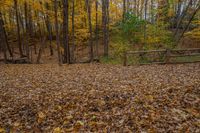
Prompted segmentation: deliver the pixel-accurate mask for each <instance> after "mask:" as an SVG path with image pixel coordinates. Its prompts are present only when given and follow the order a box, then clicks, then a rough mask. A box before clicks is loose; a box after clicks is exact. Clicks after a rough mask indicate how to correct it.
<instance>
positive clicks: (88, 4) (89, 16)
mask: <svg viewBox="0 0 200 133" xmlns="http://www.w3.org/2000/svg"><path fill="white" fill-rule="evenodd" d="M86 7H87V14H88V24H89V32H90V39H89V46H90V61H93V59H94V55H93V53H94V52H93V41H92V36H93V35H92V19H91V2H90V0H86Z"/></svg>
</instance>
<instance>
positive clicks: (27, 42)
mask: <svg viewBox="0 0 200 133" xmlns="http://www.w3.org/2000/svg"><path fill="white" fill-rule="evenodd" d="M24 11H25V26H26V56H27V58H28V59H30V54H29V35H30V28H29V24H28V5H27V2H25V3H24Z"/></svg>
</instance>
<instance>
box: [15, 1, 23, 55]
mask: <svg viewBox="0 0 200 133" xmlns="http://www.w3.org/2000/svg"><path fill="white" fill-rule="evenodd" d="M14 5H15V14H16V22H17V38H18V47H19V53H20V56H21V57H23V51H22V42H21V35H20V22H19V14H18V1H17V0H14Z"/></svg>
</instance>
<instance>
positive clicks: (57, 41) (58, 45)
mask: <svg viewBox="0 0 200 133" xmlns="http://www.w3.org/2000/svg"><path fill="white" fill-rule="evenodd" d="M54 11H55V30H56V44H57V51H58V61H59V65H61V64H62V60H61V55H60V37H59V31H58V2H57V0H54Z"/></svg>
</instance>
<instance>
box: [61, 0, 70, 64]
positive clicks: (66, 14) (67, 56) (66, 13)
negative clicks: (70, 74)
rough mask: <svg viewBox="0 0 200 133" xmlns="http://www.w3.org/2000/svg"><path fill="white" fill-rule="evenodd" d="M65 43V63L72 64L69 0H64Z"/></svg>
mask: <svg viewBox="0 0 200 133" xmlns="http://www.w3.org/2000/svg"><path fill="white" fill-rule="evenodd" d="M63 44H64V63H67V64H70V48H69V1H68V0H63Z"/></svg>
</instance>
